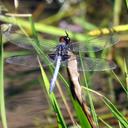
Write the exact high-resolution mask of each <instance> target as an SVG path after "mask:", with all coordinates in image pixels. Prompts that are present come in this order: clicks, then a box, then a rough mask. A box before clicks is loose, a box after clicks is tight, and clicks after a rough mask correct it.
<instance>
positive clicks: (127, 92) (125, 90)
mask: <svg viewBox="0 0 128 128" xmlns="http://www.w3.org/2000/svg"><path fill="white" fill-rule="evenodd" d="M112 73H113V75H114V77H115V78H116V79H117V81H118V82H119V83H120V85H121V87H122V88H123V90H124V92H125V93H126V94H127V95H128V91H127V89H126V88H125V87H124V85H123V83H122V81H121V80H120V79H119V78H118V76H117V75H116V74H115V72H114V71H112Z"/></svg>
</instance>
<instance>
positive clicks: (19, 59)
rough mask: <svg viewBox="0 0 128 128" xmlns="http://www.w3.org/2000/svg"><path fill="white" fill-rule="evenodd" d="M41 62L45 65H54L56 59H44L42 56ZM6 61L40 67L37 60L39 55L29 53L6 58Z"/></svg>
mask: <svg viewBox="0 0 128 128" xmlns="http://www.w3.org/2000/svg"><path fill="white" fill-rule="evenodd" d="M40 60H41V63H42V65H43V67H46V66H48V65H53V64H54V61H52V60H48V59H44V58H43V59H42V58H41V57H40ZM6 62H7V63H9V64H15V65H21V66H27V67H39V63H38V61H37V56H34V55H27V56H13V57H9V58H7V59H6Z"/></svg>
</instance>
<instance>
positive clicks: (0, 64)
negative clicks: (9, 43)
mask: <svg viewBox="0 0 128 128" xmlns="http://www.w3.org/2000/svg"><path fill="white" fill-rule="evenodd" d="M3 58H4V55H3V43H2V33H1V27H0V112H1V119H2V125H3V128H7V119H6V110H5V101H4V59H3Z"/></svg>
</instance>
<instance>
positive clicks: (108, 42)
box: [3, 26, 119, 93]
mask: <svg viewBox="0 0 128 128" xmlns="http://www.w3.org/2000/svg"><path fill="white" fill-rule="evenodd" d="M14 28H15V29H13V26H11V29H9V30H8V31H7V32H4V33H3V36H4V37H5V38H7V39H8V41H9V42H11V43H13V44H15V45H17V46H19V47H22V48H24V49H27V50H31V51H35V49H34V47H33V46H32V44H33V43H35V42H34V39H33V38H30V37H29V36H26V35H25V34H24V33H23V32H22V31H21V29H20V28H19V27H17V26H15V27H14ZM118 41H119V40H118V36H117V35H116V34H112V35H106V36H102V37H90V38H88V39H87V41H86V42H87V43H79V42H72V41H71V39H70V37H69V35H68V33H67V32H66V31H65V35H64V36H60V37H59V41H58V43H57V44H56V46H55V45H53V46H52V43H51V44H50V46H49V47H45V45H47V44H46V43H44V42H42V40H39V44H40V45H39V46H40V48H41V49H42V51H43V50H44V53H45V54H47V56H48V58H49V60H48V61H45V59H42V65H43V66H44V67H45V66H49V65H55V70H54V73H53V77H52V79H51V81H50V89H49V91H50V93H51V92H52V91H53V89H54V87H55V83H56V79H57V76H58V73H59V69H60V66H61V65H62V66H67V63H68V61H70V55H69V54H68V52H73V53H77V52H84V53H86V52H98V51H101V50H103V49H105V48H108V47H111V46H113V45H115V44H116V43H117V42H118ZM99 42H100V43H99ZM98 43H99V45H97V44H98ZM36 57H37V52H32V55H31V54H30V55H26V56H25V55H23V56H12V57H9V58H7V59H6V62H7V63H9V64H16V65H23V66H29V67H37V66H39V64H38V61H37V58H36ZM74 59H76V60H77V65H78V71H104V70H113V69H115V68H116V64H115V63H114V62H109V61H108V60H106V59H101V58H91V57H84V56H82V57H81V58H80V56H79V55H76V57H75V58H74ZM81 59H82V64H81ZM83 66H84V68H83ZM71 68H73V66H72V67H71Z"/></svg>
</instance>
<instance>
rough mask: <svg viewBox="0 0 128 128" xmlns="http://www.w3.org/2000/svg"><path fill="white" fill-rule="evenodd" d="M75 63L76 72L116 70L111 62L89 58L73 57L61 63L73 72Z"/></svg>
mask: <svg viewBox="0 0 128 128" xmlns="http://www.w3.org/2000/svg"><path fill="white" fill-rule="evenodd" d="M75 62H77V68H78V71H105V70H111V69H115V68H116V64H115V63H114V62H113V61H109V60H105V59H100V58H90V57H81V58H80V57H76V58H75V57H74V58H72V59H68V61H64V62H62V65H63V66H67V65H68V67H70V68H71V69H72V70H75Z"/></svg>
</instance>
